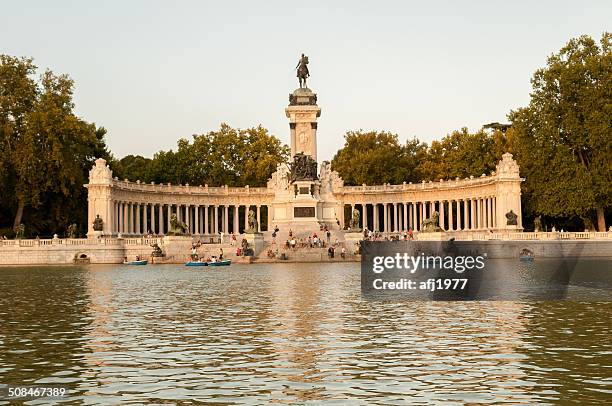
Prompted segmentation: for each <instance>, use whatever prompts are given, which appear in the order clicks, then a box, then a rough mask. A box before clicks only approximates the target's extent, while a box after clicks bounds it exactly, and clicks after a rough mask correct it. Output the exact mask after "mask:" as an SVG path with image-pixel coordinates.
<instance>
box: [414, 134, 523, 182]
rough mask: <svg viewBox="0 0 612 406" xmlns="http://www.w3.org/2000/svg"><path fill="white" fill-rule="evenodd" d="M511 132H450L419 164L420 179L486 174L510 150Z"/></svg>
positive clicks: (428, 150)
mask: <svg viewBox="0 0 612 406" xmlns="http://www.w3.org/2000/svg"><path fill="white" fill-rule="evenodd" d="M512 134H513V132H512V129H506V128H504V129H503V131H502V130H501V129H495V130H493V131H491V132H486V131H484V130H481V131H478V132H476V133H473V134H471V133H469V132H468V130H467V128H465V127H464V128H462V129H461V130H460V131H453V132H452V133H451V134H449V135H447V136H446V137H444V138H442V140H440V141H433V142H432V143H431V146H430V147H429V148H428V149H427V154H426V156H425V157H424V158H423V159H422V160H421V161H420V163H419V167H418V173H419V176H420V177H421V179H422V180H432V181H435V180H439V179H454V178H457V177H459V178H467V177H470V176H474V177H478V176H481V175H482V174H483V173H484V174H489V173H491V172H492V171H494V170H495V166H496V165H497V163H498V162H499V160H500V159H501V156H502V155H503V154H504V153H505V152H509V151H510V152H512V151H511V145H510V144H511V143H510V141H509V139H510V138H512Z"/></svg>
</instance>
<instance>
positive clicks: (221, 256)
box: [219, 248, 223, 261]
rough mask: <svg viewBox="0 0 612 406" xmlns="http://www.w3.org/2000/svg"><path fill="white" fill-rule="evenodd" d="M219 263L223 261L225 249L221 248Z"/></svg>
mask: <svg viewBox="0 0 612 406" xmlns="http://www.w3.org/2000/svg"><path fill="white" fill-rule="evenodd" d="M219 261H223V248H219Z"/></svg>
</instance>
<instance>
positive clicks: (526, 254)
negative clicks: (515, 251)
mask: <svg viewBox="0 0 612 406" xmlns="http://www.w3.org/2000/svg"><path fill="white" fill-rule="evenodd" d="M519 259H520V260H521V261H524V262H531V261H533V259H534V256H533V252H531V251H530V250H528V249H527V248H525V249H523V250H522V251H521V253H520V254H519Z"/></svg>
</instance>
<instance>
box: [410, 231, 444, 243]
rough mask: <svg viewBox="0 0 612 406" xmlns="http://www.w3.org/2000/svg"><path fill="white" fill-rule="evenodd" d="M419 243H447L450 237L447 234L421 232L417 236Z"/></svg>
mask: <svg viewBox="0 0 612 406" xmlns="http://www.w3.org/2000/svg"><path fill="white" fill-rule="evenodd" d="M416 237H417V238H416V239H417V240H419V241H446V240H447V239H448V237H447V236H446V233H445V232H441V231H434V232H431V233H425V232H422V231H421V232H420V233H418V234H417V236H416Z"/></svg>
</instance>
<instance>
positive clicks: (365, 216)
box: [361, 203, 368, 229]
mask: <svg viewBox="0 0 612 406" xmlns="http://www.w3.org/2000/svg"><path fill="white" fill-rule="evenodd" d="M361 224H362V226H361V228H363V229H366V228H368V206H367V205H366V203H361Z"/></svg>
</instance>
